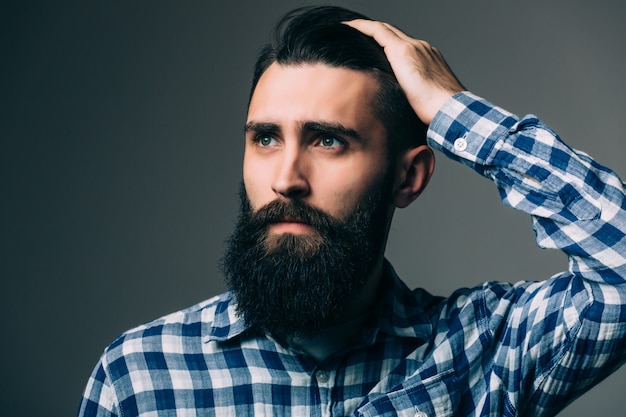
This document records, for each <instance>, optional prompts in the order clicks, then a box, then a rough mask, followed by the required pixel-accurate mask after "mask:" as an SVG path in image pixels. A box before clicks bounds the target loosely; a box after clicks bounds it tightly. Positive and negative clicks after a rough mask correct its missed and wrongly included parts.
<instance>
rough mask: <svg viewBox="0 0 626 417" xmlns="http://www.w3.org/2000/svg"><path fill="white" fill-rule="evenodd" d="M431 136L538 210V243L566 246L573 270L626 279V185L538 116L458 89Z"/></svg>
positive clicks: (524, 206)
mask: <svg viewBox="0 0 626 417" xmlns="http://www.w3.org/2000/svg"><path fill="white" fill-rule="evenodd" d="M429 144H430V145H431V146H432V147H434V148H436V149H438V150H440V151H442V152H443V153H444V154H446V155H448V156H449V157H451V158H453V159H455V160H458V161H459V162H461V163H464V164H466V165H468V166H470V167H471V168H472V169H474V170H475V171H476V172H478V173H479V174H481V175H483V176H485V177H487V178H490V179H492V180H493V181H494V182H495V183H496V185H497V187H498V190H499V192H500V196H501V198H502V201H503V202H504V203H505V204H507V205H509V206H511V207H513V208H515V209H518V210H521V211H524V212H526V213H529V214H531V215H532V216H533V220H534V227H535V231H536V233H537V243H538V245H539V246H541V247H544V248H555V249H560V250H563V251H564V252H566V253H567V255H568V256H569V257H570V272H572V273H573V274H575V275H579V276H582V277H584V278H585V279H588V280H590V281H595V282H607V283H610V284H617V283H622V282H624V281H625V280H626V238H625V235H626V210H625V208H624V205H625V199H624V185H623V184H622V182H621V181H620V179H619V178H618V177H617V175H616V174H614V173H613V172H612V171H610V170H609V169H607V168H605V167H603V166H601V165H599V164H597V163H596V162H595V161H593V160H592V159H591V158H590V157H589V156H587V155H586V154H583V153H581V152H577V151H575V150H572V149H571V148H569V147H568V146H567V145H565V144H564V143H563V142H562V141H561V140H560V139H559V138H558V136H557V135H556V134H555V133H554V132H553V131H551V130H550V129H549V128H548V127H546V126H544V125H543V124H542V123H541V122H540V121H539V120H538V119H536V118H535V117H533V116H529V117H526V118H523V119H519V118H517V117H516V116H514V115H511V114H510V113H508V112H506V111H504V110H502V109H499V108H497V107H495V106H493V105H491V104H490V103H488V102H486V101H484V100H481V99H479V98H478V97H476V96H473V95H472V94H470V93H459V94H457V95H455V96H454V98H452V99H450V100H449V101H448V102H447V103H446V104H445V105H444V106H443V107H442V109H441V110H440V111H439V112H438V113H437V115H436V117H435V118H434V120H433V122H432V124H431V126H430V129H429Z"/></svg>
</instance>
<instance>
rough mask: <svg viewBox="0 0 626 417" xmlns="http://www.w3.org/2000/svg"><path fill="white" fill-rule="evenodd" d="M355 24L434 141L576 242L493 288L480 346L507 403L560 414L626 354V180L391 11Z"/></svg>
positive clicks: (562, 239) (548, 236)
mask: <svg viewBox="0 0 626 417" xmlns="http://www.w3.org/2000/svg"><path fill="white" fill-rule="evenodd" d="M347 24H348V25H350V26H352V27H353V28H355V29H357V30H359V31H361V32H363V33H364V34H367V35H369V36H372V37H373V38H374V39H375V40H376V41H377V42H378V43H379V44H380V45H381V46H383V47H384V49H385V53H386V55H387V58H388V59H389V62H390V64H391V66H392V68H393V70H394V73H395V75H396V77H397V79H398V81H399V83H400V85H401V86H402V88H403V90H404V92H405V94H406V96H407V98H408V100H409V102H410V104H411V106H412V107H413V109H414V110H415V112H416V113H417V115H418V116H419V117H420V119H421V120H422V121H423V122H424V123H427V124H429V125H430V127H429V133H428V141H429V145H430V146H431V147H433V148H436V149H438V150H440V151H441V152H443V153H444V154H446V155H447V156H449V157H450V158H452V159H455V160H457V161H459V162H461V163H464V164H465V165H468V166H469V167H470V168H472V169H474V170H475V171H476V172H478V173H479V174H481V175H483V176H485V177H487V178H489V179H491V180H493V181H494V182H495V184H496V186H497V187H498V190H499V192H500V196H501V199H502V201H503V202H504V203H505V204H506V205H509V206H511V207H513V208H515V209H518V210H521V211H524V212H526V213H528V214H531V215H532V219H533V227H534V229H535V233H536V235H537V243H538V245H539V246H540V247H543V248H554V249H559V250H562V251H563V252H565V253H566V254H567V256H568V258H569V269H568V271H566V272H563V273H561V274H559V275H556V276H554V277H552V278H550V279H549V280H546V281H543V282H536V283H528V282H526V283H518V284H515V285H511V286H510V287H506V286H500V287H499V286H494V287H493V288H496V289H495V290H494V289H493V288H492V289H490V290H489V291H487V290H486V291H485V293H486V295H485V298H484V303H485V305H486V306H487V310H488V311H490V319H489V320H490V322H489V324H488V326H489V333H490V334H491V335H492V336H493V340H490V341H482V342H483V344H482V346H483V348H484V349H490V350H492V351H493V352H495V354H494V362H495V363H494V369H495V370H496V374H497V375H498V378H500V379H501V384H502V389H503V390H505V391H506V392H507V398H508V401H509V404H513V407H516V408H517V412H518V413H519V415H521V414H524V415H553V414H555V413H556V412H558V411H559V410H560V409H562V408H564V407H565V406H566V405H567V404H568V403H569V402H570V401H571V400H573V399H574V398H576V397H577V396H579V395H581V394H582V393H583V392H585V391H586V390H588V389H589V388H590V387H591V386H593V385H594V384H596V383H597V382H599V381H600V380H602V379H603V378H604V377H606V376H607V375H608V374H610V373H611V372H612V371H614V370H615V369H617V368H618V367H619V366H620V365H621V364H622V363H623V362H624V360H626V336H625V335H626V283H625V282H626V199H625V197H624V194H625V192H624V188H625V187H624V184H623V183H622V181H621V180H620V179H619V178H618V176H617V175H616V174H615V173H614V172H612V171H611V170H609V169H608V168H606V167H603V166H601V165H600V164H598V163H597V162H595V161H594V160H593V159H591V158H590V157H589V156H588V155H587V154H585V153H583V152H579V151H576V150H573V149H571V148H569V147H568V146H567V145H565V144H564V143H563V142H562V141H561V140H560V138H559V137H558V135H556V133H554V132H553V131H552V130H551V129H550V128H548V127H547V126H545V125H544V124H542V123H541V122H540V121H539V120H538V119H537V118H536V117H534V116H526V117H524V118H518V117H517V116H515V115H512V114H511V113H509V112H507V111H505V110H502V109H500V108H498V107H496V106H494V105H492V104H491V103H489V102H487V101H485V100H483V99H481V98H479V97H477V96H475V95H473V94H471V93H468V92H463V90H464V88H463V86H462V85H461V84H460V83H459V81H458V80H457V79H456V77H455V76H454V74H453V73H452V71H451V70H450V69H449V68H448V66H447V64H446V62H445V60H444V59H443V57H442V55H441V54H440V53H439V51H437V50H436V49H435V48H433V47H431V46H430V45H429V44H428V43H426V42H423V41H420V40H415V39H412V38H410V37H409V36H407V35H406V34H404V33H402V32H401V31H400V30H398V29H397V28H394V27H393V26H391V25H388V24H386V23H381V22H374V21H366V20H355V21H352V22H348V23H347ZM506 280H507V279H506V277H504V279H502V281H506Z"/></svg>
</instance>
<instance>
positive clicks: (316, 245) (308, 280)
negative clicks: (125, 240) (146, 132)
mask: <svg viewBox="0 0 626 417" xmlns="http://www.w3.org/2000/svg"><path fill="white" fill-rule="evenodd" d="M425 126H429V127H428V144H429V145H430V147H429V146H427V145H426V144H425V142H424V141H425V137H424V132H425ZM245 132H246V133H245V136H246V138H245V140H246V145H245V155H244V163H243V185H242V191H241V200H242V208H241V215H240V218H239V220H238V223H237V226H236V229H235V231H234V233H233V235H232V237H231V239H230V241H229V246H228V249H227V252H226V254H225V256H224V268H223V269H224V274H225V277H226V281H227V283H228V285H229V287H230V289H231V291H229V292H228V293H226V294H222V295H220V296H218V297H215V298H213V299H211V300H208V301H205V302H203V303H200V304H198V305H196V306H193V307H190V308H189V309H186V310H183V311H181V312H177V313H174V314H171V315H169V316H166V317H164V318H161V319H158V320H156V321H154V322H151V323H148V324H146V325H143V326H140V327H138V328H136V329H133V330H130V331H128V332H126V333H124V334H123V335H122V336H121V337H120V338H118V339H117V340H116V341H114V342H113V343H112V344H111V345H110V346H109V347H108V348H107V350H106V351H105V353H104V354H103V356H102V358H101V360H100V362H99V363H98V365H97V366H96V368H95V370H94V372H93V374H92V377H91V378H90V380H89V383H88V385H87V388H86V391H85V395H84V398H83V401H82V403H81V406H80V410H79V415H81V416H96V415H97V416H105V415H124V416H134V415H144V416H148V415H149V416H156V415H181V416H182V415H185V416H187V415H198V416H204V415H207V416H208V415H220V416H221V415H277V416H278V415H294V416H295V415H297V416H300V415H328V416H330V415H336V416H339V415H341V416H343V415H362V416H379V415H380V416H386V415H401V416H408V415H411V416H414V415H415V416H422V417H423V416H448V415H455V416H470V415H481V416H484V415H491V416H500V415H506V416H509V415H511V416H513V415H516V416H517V415H528V416H539V415H554V414H556V413H557V412H558V411H560V410H561V409H563V408H564V407H565V406H566V405H567V404H568V403H569V402H570V401H572V400H573V399H575V398H576V397H577V396H579V395H581V394H582V393H583V392H585V391H586V390H588V389H589V388H590V387H591V386H593V385H594V384H595V383H597V382H598V381H600V380H601V379H603V378H604V377H606V376H607V375H608V374H609V373H611V372H612V371H613V370H615V369H617V367H619V366H620V365H621V364H622V362H623V361H624V356H625V352H626V346H625V344H626V342H625V338H624V334H625V332H626V323H625V322H626V308H625V307H624V306H625V305H626V302H625V300H626V285H625V284H624V279H625V278H626V258H625V255H624V254H626V211H625V210H624V209H625V203H624V185H623V184H622V182H621V181H620V180H619V179H618V178H617V176H616V175H615V174H614V173H612V172H611V171H610V170H608V169H607V168H604V167H602V166H600V165H598V164H597V163H596V162H594V161H593V160H591V159H590V158H589V157H588V156H587V155H585V154H582V153H579V152H576V151H573V150H571V149H570V148H568V147H567V146H565V145H564V144H563V143H562V142H561V141H560V139H559V138H558V137H557V136H556V135H555V134H554V133H553V132H552V131H551V130H549V129H548V128H547V127H545V126H544V125H542V124H541V122H539V121H538V120H537V119H536V118H534V117H527V118H522V119H519V118H517V117H516V116H514V115H511V114H509V113H508V112H506V111H504V110H502V109H499V108H497V107H495V106H493V105H491V104H490V103H488V102H486V101H485V100H482V99H480V98H478V97H476V96H474V95H472V94H471V93H468V92H465V91H464V88H463V87H462V86H461V84H460V83H459V82H458V81H457V79H456V78H455V76H454V75H453V73H452V72H451V71H450V70H449V68H448V66H447V65H446V63H445V61H444V60H443V58H442V56H441V54H440V53H439V52H438V51H437V50H436V49H434V48H432V47H431V46H430V45H428V44H427V43H426V42H423V41H419V40H415V39H412V38H410V37H408V36H407V35H405V34H404V33H402V32H401V31H399V30H398V29H396V28H395V27H393V26H390V25H388V24H385V23H381V22H374V21H370V20H367V19H366V18H365V17H364V16H361V15H359V14H356V13H353V12H350V11H347V10H344V9H339V8H333V7H322V8H313V9H303V10H297V11H295V12H293V13H292V14H289V15H288V16H286V18H285V19H283V21H282V22H281V23H280V24H279V27H278V29H277V38H276V40H275V43H274V44H272V45H270V46H268V47H266V48H265V49H264V50H263V51H262V53H261V55H260V56H259V59H258V61H257V66H256V68H255V74H254V78H253V87H252V92H251V97H250V103H249V108H248V117H247V121H246V127H245ZM431 147H432V148H435V149H438V150H440V151H442V152H443V153H444V154H446V155H447V156H449V157H451V158H453V159H456V160H458V161H460V162H462V163H464V164H466V165H468V166H469V167H471V168H472V169H474V170H475V171H477V172H478V173H479V174H481V175H484V176H485V177H487V178H489V179H492V180H493V181H494V182H495V183H496V186H497V187H498V189H499V191H500V194H501V197H502V200H503V202H504V203H505V204H507V205H509V206H512V207H514V208H516V209H519V210H522V211H525V212H527V213H529V214H531V215H532V216H533V222H534V223H533V224H534V228H535V231H536V234H537V241H538V244H539V245H540V246H542V247H551V248H558V249H561V250H563V251H564V252H565V253H567V255H568V256H569V259H570V267H569V270H568V271H567V272H564V273H562V274H560V275H558V276H555V277H553V278H551V279H549V280H547V281H544V282H522V283H518V284H514V285H513V284H508V283H487V284H484V285H482V286H480V287H477V288H474V289H461V290H459V291H457V292H455V293H454V294H452V295H451V296H450V297H448V298H445V299H444V298H440V297H434V296H432V295H430V294H428V293H427V292H426V291H424V290H415V291H410V290H409V289H407V288H406V287H405V286H404V285H403V284H402V282H401V281H400V279H399V278H398V277H397V276H396V274H395V273H394V271H393V268H392V267H391V265H390V264H389V263H388V262H386V261H385V260H384V249H385V244H386V240H387V232H388V230H389V226H390V223H391V219H392V215H393V211H394V209H395V207H405V206H407V205H409V204H410V203H411V202H412V201H413V200H415V199H416V198H417V197H418V196H419V194H420V192H421V191H422V190H423V189H424V187H425V186H426V184H427V182H428V179H429V177H430V175H431V174H432V171H433V167H434V160H433V154H432V151H431Z"/></svg>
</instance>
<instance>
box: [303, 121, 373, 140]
mask: <svg viewBox="0 0 626 417" xmlns="http://www.w3.org/2000/svg"><path fill="white" fill-rule="evenodd" d="M302 130H304V131H305V132H320V133H330V134H333V135H340V136H349V137H351V138H353V139H356V140H358V141H361V140H363V139H362V138H361V135H360V134H359V132H357V131H356V130H354V129H351V128H349V127H345V126H344V125H342V124H341V123H327V122H305V123H303V125H302Z"/></svg>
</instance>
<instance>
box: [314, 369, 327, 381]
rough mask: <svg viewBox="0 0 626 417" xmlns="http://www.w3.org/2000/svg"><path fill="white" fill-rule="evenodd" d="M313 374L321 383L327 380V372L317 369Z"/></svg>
mask: <svg viewBox="0 0 626 417" xmlns="http://www.w3.org/2000/svg"><path fill="white" fill-rule="evenodd" d="M315 376H316V377H317V380H318V381H319V382H321V383H322V384H325V383H327V382H328V374H327V373H326V372H324V371H317V373H316V374H315Z"/></svg>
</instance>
